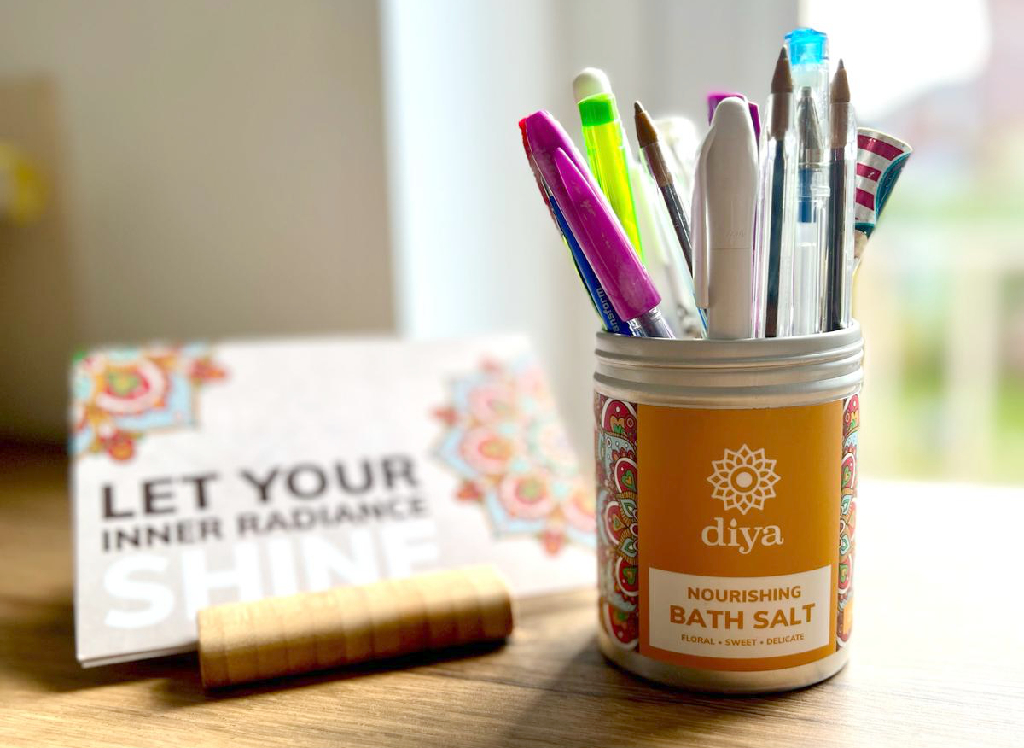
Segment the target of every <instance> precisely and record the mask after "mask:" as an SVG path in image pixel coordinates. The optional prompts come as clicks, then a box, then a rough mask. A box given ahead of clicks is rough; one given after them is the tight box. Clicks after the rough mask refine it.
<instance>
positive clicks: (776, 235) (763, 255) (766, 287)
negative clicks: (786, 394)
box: [754, 47, 796, 338]
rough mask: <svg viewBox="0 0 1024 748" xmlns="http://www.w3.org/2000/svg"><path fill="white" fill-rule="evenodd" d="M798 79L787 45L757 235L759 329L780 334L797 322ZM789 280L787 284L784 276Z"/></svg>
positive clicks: (776, 87)
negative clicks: (793, 74) (795, 120)
mask: <svg viewBox="0 0 1024 748" xmlns="http://www.w3.org/2000/svg"><path fill="white" fill-rule="evenodd" d="M792 121H793V79H792V77H791V76H790V71H789V55H788V54H786V48H785V47H783V48H782V51H781V52H779V58H778V60H777V62H776V63H775V72H774V74H773V75H772V84H771V93H770V94H769V96H768V110H767V119H766V121H765V128H764V133H765V139H764V144H763V145H762V147H761V149H760V150H761V171H760V188H759V191H758V203H757V221H756V224H757V236H756V245H755V247H754V278H755V284H756V288H755V293H754V301H755V308H754V334H755V335H756V336H757V337H765V338H774V337H777V336H778V335H779V334H780V331H781V330H783V329H787V328H789V327H791V322H790V321H789V320H790V316H789V315H790V312H791V299H792V296H793V289H792V273H791V272H790V267H791V265H792V262H793V239H794V234H795V231H796V226H795V225H794V222H793V219H794V211H795V207H796V158H795V156H796V154H795V148H796V137H795V135H794V133H793V128H792ZM783 278H786V279H787V280H788V281H789V283H788V284H786V287H782V285H783V284H782V279H783Z"/></svg>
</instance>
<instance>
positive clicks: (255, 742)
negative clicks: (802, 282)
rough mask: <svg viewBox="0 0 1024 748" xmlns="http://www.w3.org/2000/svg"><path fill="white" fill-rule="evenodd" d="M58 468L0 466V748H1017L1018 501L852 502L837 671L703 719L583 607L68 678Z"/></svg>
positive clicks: (943, 496) (714, 702) (914, 489)
mask: <svg viewBox="0 0 1024 748" xmlns="http://www.w3.org/2000/svg"><path fill="white" fill-rule="evenodd" d="M65 473H66V463H65V461H64V460H63V458H62V456H61V455H60V454H59V453H53V452H51V453H46V452H39V451H27V450H17V449H12V448H10V447H7V448H3V449H0V558H2V561H3V567H2V568H3V570H4V572H3V574H2V575H0V745H3V746H32V747H33V748H39V747H41V746H51V745H52V746H65V747H72V746H85V745H89V746H93V745H96V746H114V745H117V746H133V747H134V748H139V747H142V746H173V745H187V746H205V745H220V744H224V745H230V746H232V747H233V748H240V747H241V746H250V745H251V746H273V745H289V746H303V747H308V746H319V745H347V746H363V745H367V746H370V745H373V746H377V745H409V746H423V745H444V746H450V747H455V746H470V745H473V746H504V745H515V744H534V745H551V746H560V745H597V746H611V745H701V746H741V745H757V746H766V745H815V746H844V747H847V746H872V747H876V746H886V745H894V746H901V747H902V748H911V747H916V746H921V745H950V746H953V745H957V746H959V745H963V746H982V745H1006V746H1010V745H1015V746H1021V745H1024V605H1022V603H1021V599H1022V597H1024V592H1022V591H1021V585H1020V582H1021V578H1022V574H1021V569H1022V567H1021V563H1020V557H1021V551H1022V550H1024V543H1022V542H1021V540H1020V539H1021V538H1022V537H1024V491H1022V490H1021V489H1009V488H1007V489H993V488H980V487H977V486H954V485H944V486H943V485H933V486H928V485H919V484H918V485H915V484H896V483H892V484H888V483H884V484H883V483H871V482H868V481H866V482H864V483H863V484H862V487H861V500H860V503H859V525H858V529H857V538H858V554H859V555H858V558H857V576H856V595H857V618H856V626H855V631H854V639H855V642H856V643H855V648H854V650H853V659H852V662H851V664H850V665H849V666H848V667H847V669H846V670H845V671H843V672H841V673H840V674H839V675H838V676H836V677H835V678H834V679H832V680H831V681H829V682H826V683H824V684H822V685H819V686H816V687H812V688H808V689H804V690H802V691H797V692H794V693H789V694H782V695H773V696H766V697H739V698H738V697H733V698H726V697H718V696H710V695H699V694H689V693H683V692H679V691H674V690H671V689H668V688H663V687H659V686H655V685H650V684H648V683H645V682H643V681H641V680H638V679H636V678H634V677H633V676H631V675H629V674H628V673H624V672H621V671H619V670H617V669H615V668H614V667H612V666H610V665H608V664H607V663H606V662H605V660H604V659H603V658H602V657H601V655H600V654H599V653H598V651H597V648H596V646H595V643H594V596H593V594H592V593H591V592H589V591H583V592H579V593H575V594H571V595H564V596H558V597H548V598H543V599H534V600H530V601H526V602H525V603H524V604H523V605H522V608H521V616H520V620H519V626H518V628H517V630H516V632H515V635H514V636H513V638H512V640H511V641H510V643H509V644H508V645H507V646H505V647H499V648H490V649H484V650H481V649H476V650H473V651H470V652H467V653H463V654H464V655H466V656H463V657H461V658H453V657H448V658H439V657H418V658H412V659H410V660H407V661H405V662H404V663H402V664H403V665H404V666H405V667H403V668H401V669H384V668H380V667H378V668H367V669H361V670H358V671H347V672H337V673H330V674H326V675H317V676H310V677H301V678H295V679H290V680H284V681H280V682H276V683H273V684H270V685H262V686H258V687H251V688H244V689H238V690H235V691H231V692H228V693H225V694H219V695H215V696H209V695H207V694H206V693H204V692H203V690H202V689H201V688H200V686H199V681H198V674H197V666H196V661H195V658H194V657H193V656H181V657H174V658H168V659H163V660H155V661H149V662H141V663H135V664H129V665H117V666H111V667H106V668H99V669H92V670H83V669H81V668H80V667H79V666H78V664H77V663H76V662H75V658H74V654H73V636H74V632H73V626H72V591H71V587H72V577H71V554H70V530H69V520H68V503H67V493H66V480H65Z"/></svg>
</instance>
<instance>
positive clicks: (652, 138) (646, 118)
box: [633, 101, 658, 148]
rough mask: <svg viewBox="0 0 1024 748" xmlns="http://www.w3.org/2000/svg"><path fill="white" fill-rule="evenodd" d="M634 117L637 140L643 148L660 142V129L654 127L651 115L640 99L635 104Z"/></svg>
mask: <svg viewBox="0 0 1024 748" xmlns="http://www.w3.org/2000/svg"><path fill="white" fill-rule="evenodd" d="M633 118H634V119H635V120H636V140H637V143H638V144H639V145H640V147H641V148H646V147H647V146H649V145H650V144H651V143H657V142H658V131H657V130H656V129H655V128H654V123H653V122H652V121H651V115H649V114H648V113H647V110H646V109H644V105H643V104H641V103H640V102H639V101H637V102H635V103H634V104H633Z"/></svg>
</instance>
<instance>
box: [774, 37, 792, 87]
mask: <svg viewBox="0 0 1024 748" xmlns="http://www.w3.org/2000/svg"><path fill="white" fill-rule="evenodd" d="M771 92H772V93H773V94H779V93H793V76H792V74H791V73H790V71H789V53H788V52H787V51H786V48H785V47H783V48H782V49H781V50H780V52H779V59H778V60H777V61H776V62H775V72H774V73H773V74H772V87H771Z"/></svg>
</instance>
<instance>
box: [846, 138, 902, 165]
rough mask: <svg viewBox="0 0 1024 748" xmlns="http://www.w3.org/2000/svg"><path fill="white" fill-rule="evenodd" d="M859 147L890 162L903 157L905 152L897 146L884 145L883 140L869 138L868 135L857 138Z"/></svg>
mask: <svg viewBox="0 0 1024 748" xmlns="http://www.w3.org/2000/svg"><path fill="white" fill-rule="evenodd" d="M857 147H858V148H860V149H862V150H865V151H871V152H872V153H877V154H878V155H879V156H881V157H882V158H884V159H888V160H889V161H892V160H893V159H894V158H896V157H897V156H902V155H903V151H902V150H901V149H899V148H897V147H896V146H894V145H890V144H888V143H883V142H882V141H881V140H875V139H874V138H869V137H867V136H866V135H858V136H857Z"/></svg>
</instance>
